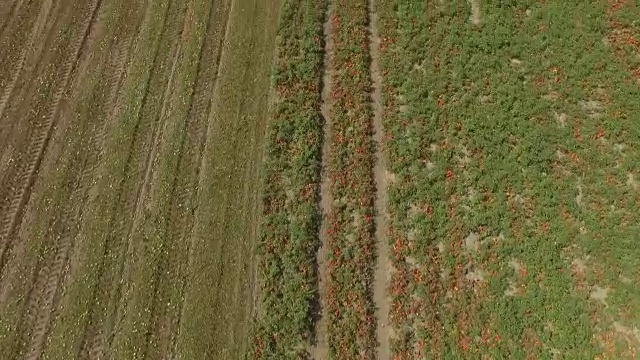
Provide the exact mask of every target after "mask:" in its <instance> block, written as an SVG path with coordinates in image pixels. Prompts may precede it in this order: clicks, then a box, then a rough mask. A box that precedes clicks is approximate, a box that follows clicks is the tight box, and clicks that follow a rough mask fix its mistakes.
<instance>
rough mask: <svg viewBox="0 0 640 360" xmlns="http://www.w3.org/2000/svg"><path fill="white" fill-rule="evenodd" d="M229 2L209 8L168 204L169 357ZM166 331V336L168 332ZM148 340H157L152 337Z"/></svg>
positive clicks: (173, 347) (185, 275) (173, 344)
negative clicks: (169, 265) (170, 220)
mask: <svg viewBox="0 0 640 360" xmlns="http://www.w3.org/2000/svg"><path fill="white" fill-rule="evenodd" d="M230 3H231V1H230V0H227V1H226V2H224V3H220V4H219V5H216V6H215V7H213V4H217V3H213V4H212V8H211V9H210V15H209V20H208V24H207V34H206V37H205V39H204V44H203V45H202V49H201V52H200V58H199V62H198V76H197V80H196V83H195V88H194V93H193V100H192V102H191V108H190V109H189V115H188V119H187V121H186V123H185V135H184V136H185V138H184V139H183V144H182V146H183V148H182V156H181V157H180V160H179V164H178V173H179V174H181V176H180V177H178V178H177V179H176V183H175V188H174V196H173V201H172V203H171V212H172V216H173V218H174V219H177V220H176V223H174V226H173V228H172V229H171V232H170V233H169V234H168V236H170V237H171V238H170V241H171V243H172V248H170V249H167V251H168V257H169V260H168V261H169V264H171V269H172V271H173V274H174V275H173V276H172V278H171V279H170V282H171V283H170V284H166V286H169V287H170V289H171V290H170V292H169V295H168V296H169V297H170V299H171V300H170V304H171V305H170V306H168V307H167V310H166V311H167V314H166V315H165V316H166V317H167V318H170V320H168V321H167V322H166V326H167V327H168V328H169V329H170V330H171V332H170V335H169V336H170V338H169V339H168V340H169V342H168V343H162V342H161V341H160V340H157V341H158V342H160V343H162V346H163V347H165V348H166V347H168V349H167V350H166V351H167V352H166V353H167V354H171V355H172V356H173V354H175V353H176V346H177V333H178V329H180V326H181V320H182V313H183V307H184V293H185V288H186V286H187V284H188V282H189V280H190V279H189V278H188V274H189V272H188V270H189V267H190V264H191V258H190V256H189V254H190V249H191V240H192V236H191V235H192V229H193V226H194V216H195V210H196V205H197V202H198V199H197V193H198V182H199V177H200V171H201V165H202V163H203V161H204V157H203V153H204V147H205V143H206V140H207V137H208V136H207V128H208V123H209V121H208V120H209V113H210V109H211V105H212V94H213V90H214V89H215V88H216V86H215V83H216V81H217V79H218V78H219V77H220V58H221V53H222V48H223V46H224V42H225V39H226V36H227V30H228V25H229V19H230V16H229V12H230V5H231V4H230ZM168 282H169V281H168ZM176 304H177V305H176ZM165 332H167V333H168V332H169V331H165ZM165 332H160V331H159V332H158V333H160V334H164V333H165ZM151 341H156V340H155V339H153V338H152V339H151ZM159 351H163V350H159Z"/></svg>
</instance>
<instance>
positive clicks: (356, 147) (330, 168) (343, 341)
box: [325, 0, 376, 360]
mask: <svg viewBox="0 0 640 360" xmlns="http://www.w3.org/2000/svg"><path fill="white" fill-rule="evenodd" d="M368 24H369V9H368V2H367V1H364V0H356V1H353V0H335V1H332V2H331V7H330V10H329V26H330V30H329V32H328V36H329V39H328V41H329V44H330V46H329V54H328V59H327V71H329V74H330V78H331V81H330V85H329V86H330V95H329V99H328V100H327V101H328V105H329V111H328V112H329V118H330V119H329V128H328V130H329V131H328V138H327V139H326V141H329V150H328V151H329V153H328V154H327V156H328V159H327V160H326V173H325V176H328V177H329V179H330V186H329V188H330V194H331V199H332V203H331V206H330V209H329V211H328V216H327V218H326V219H325V221H327V222H328V226H326V228H327V231H328V234H327V240H326V241H327V244H326V246H327V249H328V261H327V276H328V281H327V289H326V290H327V291H326V293H327V294H326V305H325V306H326V311H325V314H326V316H327V333H328V348H329V349H328V350H329V357H330V358H331V359H341V360H342V359H345V360H346V359H372V358H374V357H375V348H376V340H375V333H374V331H375V318H374V311H373V310H374V308H373V302H372V296H371V293H372V281H373V270H372V268H373V265H374V261H375V240H374V236H373V231H374V222H373V216H374V211H375V209H374V193H375V185H374V183H373V176H372V169H373V166H374V161H375V158H374V152H373V150H374V144H373V140H372V134H373V128H372V114H373V112H372V106H371V97H370V94H371V87H372V82H371V75H370V64H371V58H370V53H369V32H368Z"/></svg>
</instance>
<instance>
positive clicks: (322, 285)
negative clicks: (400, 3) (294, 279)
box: [311, 4, 333, 360]
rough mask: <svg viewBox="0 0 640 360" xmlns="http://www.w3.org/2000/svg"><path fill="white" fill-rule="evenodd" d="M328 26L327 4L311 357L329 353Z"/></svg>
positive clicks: (322, 357) (331, 46) (329, 188)
mask: <svg viewBox="0 0 640 360" xmlns="http://www.w3.org/2000/svg"><path fill="white" fill-rule="evenodd" d="M332 31H333V29H332V27H331V5H330V4H329V5H327V10H326V14H325V21H324V59H323V67H324V70H323V71H324V75H323V77H322V105H321V113H322V119H323V121H324V124H323V143H322V155H321V156H322V165H321V166H322V167H321V174H322V175H321V179H322V182H321V184H320V211H322V225H321V226H320V247H319V248H318V253H317V259H316V261H317V263H318V292H319V299H318V301H319V312H320V313H319V314H318V319H317V321H316V324H315V329H314V330H315V331H314V334H315V343H314V344H313V348H312V349H311V356H312V358H313V359H316V360H322V359H327V358H328V356H329V339H328V332H327V313H326V302H325V299H326V298H327V293H326V283H327V281H328V280H329V279H328V276H329V274H328V272H327V254H328V250H327V243H328V239H327V234H328V230H329V220H328V216H329V211H330V209H331V203H332V202H333V199H332V197H331V181H330V178H329V176H327V168H328V165H329V164H328V161H329V149H330V148H331V139H329V134H331V117H330V114H331V108H330V100H329V98H330V96H331V73H330V72H329V67H328V64H329V56H330V54H331V49H332V48H333V42H332V41H331V38H332V36H333V34H332Z"/></svg>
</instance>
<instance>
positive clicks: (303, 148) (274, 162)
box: [252, 0, 326, 359]
mask: <svg viewBox="0 0 640 360" xmlns="http://www.w3.org/2000/svg"><path fill="white" fill-rule="evenodd" d="M325 6H326V3H325V2H322V1H320V2H319V1H307V0H290V1H284V2H283V3H282V4H281V9H280V22H279V28H278V35H277V44H276V48H277V52H276V54H277V55H276V59H275V73H274V75H273V86H274V88H275V94H274V97H275V98H274V99H273V103H272V105H271V109H270V124H269V131H268V136H267V141H268V143H267V151H266V156H265V165H264V185H263V189H264V196H263V199H262V203H263V205H262V211H263V219H262V228H261V234H260V242H259V245H258V254H259V260H258V265H257V274H258V275H257V276H258V279H257V281H258V290H257V291H258V293H257V294H256V295H258V296H259V300H258V304H257V307H258V309H257V312H256V316H255V319H254V329H253V340H252V341H253V344H252V358H255V359H298V358H300V357H303V356H305V354H306V353H307V350H308V348H309V347H310V346H311V340H312V330H313V319H314V318H315V317H316V314H314V311H316V309H315V308H314V303H315V302H316V301H317V298H318V293H317V289H316V286H315V285H316V281H317V278H316V276H317V274H316V270H315V264H314V258H315V252H316V249H317V247H318V241H317V232H318V229H319V222H320V217H319V213H318V207H317V203H318V194H319V181H320V178H319V174H320V163H319V157H320V147H321V144H322V139H321V136H322V133H321V132H322V120H321V118H320V90H321V89H320V88H321V85H320V77H321V70H322V57H323V55H322V50H323V42H322V23H323V18H324V11H325Z"/></svg>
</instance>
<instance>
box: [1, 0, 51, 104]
mask: <svg viewBox="0 0 640 360" xmlns="http://www.w3.org/2000/svg"><path fill="white" fill-rule="evenodd" d="M52 2H53V0H51V1H41V2H39V1H30V2H27V6H25V7H21V9H14V10H21V11H18V12H14V13H13V16H12V18H11V19H8V21H7V22H5V23H3V24H2V25H0V48H2V49H3V51H2V53H0V64H2V66H0V89H2V91H3V92H2V94H4V91H5V89H6V88H7V85H8V84H9V82H10V79H11V78H12V76H13V75H14V71H13V70H14V68H15V65H16V64H18V63H19V59H20V56H21V54H22V53H23V51H24V50H25V48H26V47H25V44H28V43H30V42H31V41H32V40H31V39H32V35H33V34H34V32H35V31H36V29H38V28H40V27H41V26H42V24H43V22H45V21H46V19H47V18H46V17H44V18H43V17H41V16H39V15H40V14H41V13H43V12H46V11H45V10H46V9H47V8H50V7H51V6H50V5H51V3H52ZM34 15H35V16H34Z"/></svg>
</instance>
